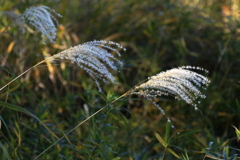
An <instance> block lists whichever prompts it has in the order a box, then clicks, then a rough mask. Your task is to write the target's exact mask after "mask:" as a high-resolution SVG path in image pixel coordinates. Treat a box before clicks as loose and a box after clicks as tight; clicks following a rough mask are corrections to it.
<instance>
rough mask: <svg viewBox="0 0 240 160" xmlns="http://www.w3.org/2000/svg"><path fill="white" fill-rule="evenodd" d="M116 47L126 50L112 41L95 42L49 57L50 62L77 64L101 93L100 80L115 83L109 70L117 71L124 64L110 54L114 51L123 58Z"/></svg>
mask: <svg viewBox="0 0 240 160" xmlns="http://www.w3.org/2000/svg"><path fill="white" fill-rule="evenodd" d="M114 47H116V48H120V49H123V50H125V48H123V47H122V46H121V45H120V44H118V43H115V42H112V41H104V40H100V41H97V40H94V41H91V42H86V43H84V44H80V45H78V46H75V47H71V48H69V49H66V50H64V51H62V52H60V53H58V54H56V55H53V56H52V57H49V58H48V60H49V61H54V60H61V59H64V60H68V61H70V62H72V63H75V64H77V65H78V66H79V67H80V68H82V69H84V70H85V71H86V72H87V73H88V74H89V75H90V76H91V77H93V79H94V80H95V83H96V84H97V86H98V88H99V90H100V91H101V88H100V84H99V80H102V81H104V82H106V83H109V82H114V81H115V78H114V76H113V75H112V74H111V72H110V71H109V69H108V68H110V69H112V70H117V69H118V68H117V65H119V66H121V65H122V63H121V62H120V61H119V60H118V59H117V58H116V57H114V55H113V54H112V53H110V52H109V51H112V52H115V53H116V54H117V55H118V56H121V55H120V53H119V51H118V50H117V49H115V48H114Z"/></svg>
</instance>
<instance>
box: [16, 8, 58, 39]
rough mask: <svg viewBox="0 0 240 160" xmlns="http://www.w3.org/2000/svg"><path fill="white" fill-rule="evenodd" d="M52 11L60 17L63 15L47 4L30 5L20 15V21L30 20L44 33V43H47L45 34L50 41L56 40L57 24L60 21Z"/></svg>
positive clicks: (29, 21)
mask: <svg viewBox="0 0 240 160" xmlns="http://www.w3.org/2000/svg"><path fill="white" fill-rule="evenodd" d="M51 13H54V14H55V15H57V16H58V17H62V16H61V15H60V14H58V13H57V12H55V11H54V10H53V9H51V8H49V7H47V6H39V7H30V8H28V9H27V10H26V11H25V12H24V13H23V14H22V15H21V16H20V19H18V22H19V21H20V22H22V23H24V22H28V23H30V24H31V25H33V26H34V27H35V28H36V29H37V30H39V31H40V32H41V33H42V38H43V43H45V41H44V37H45V36H46V37H47V38H48V39H49V41H50V42H54V40H55V38H56V32H57V28H56V27H55V25H58V21H57V19H56V18H55V17H54V16H53V15H52V14H51ZM54 22H55V24H54Z"/></svg>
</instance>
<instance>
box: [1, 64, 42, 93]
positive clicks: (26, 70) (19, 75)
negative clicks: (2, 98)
mask: <svg viewBox="0 0 240 160" xmlns="http://www.w3.org/2000/svg"><path fill="white" fill-rule="evenodd" d="M45 61H46V60H43V61H41V62H39V63H37V64H35V65H34V66H32V67H31V68H28V69H27V70H26V71H24V72H23V73H21V74H20V75H18V76H17V77H15V78H14V79H13V80H11V81H10V82H8V83H7V84H5V85H4V86H3V87H2V88H0V91H1V90H3V89H4V88H5V87H7V86H8V85H10V84H11V83H12V82H14V81H15V80H17V79H18V78H20V77H21V76H22V75H24V74H25V73H27V72H28V71H30V70H32V69H33V68H34V67H37V66H38V65H40V64H42V63H44V62H45Z"/></svg>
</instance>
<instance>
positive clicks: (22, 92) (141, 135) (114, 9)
mask: <svg viewBox="0 0 240 160" xmlns="http://www.w3.org/2000/svg"><path fill="white" fill-rule="evenodd" d="M39 5H46V6H48V7H50V8H52V9H54V10H55V11H56V12H57V13H60V14H61V15H62V16H63V17H62V18H58V22H59V26H58V28H57V29H58V31H57V35H56V36H57V40H56V43H47V44H45V45H44V44H42V43H41V42H42V39H41V38H42V37H41V33H40V32H37V31H36V30H35V29H34V27H33V26H31V25H28V24H26V25H20V26H19V25H11V26H10V27H9V28H8V29H7V30H6V31H5V32H4V33H2V34H1V35H0V42H1V43H0V55H1V59H2V60H1V61H0V63H1V69H0V73H1V79H0V84H1V86H4V85H5V84H7V82H9V81H11V80H12V79H13V78H15V77H16V76H17V75H19V74H20V73H22V72H24V71H25V70H26V69H28V68H30V67H32V66H34V65H35V64H37V63H38V62H40V61H42V60H44V59H45V58H46V57H50V56H51V55H54V54H56V53H59V52H60V51H62V50H65V49H67V48H70V47H71V46H75V45H78V44H82V43H84V42H88V41H93V40H95V39H104V40H106V41H109V40H111V41H115V42H117V43H120V44H121V45H123V47H125V48H127V51H126V52H121V54H122V56H121V60H122V62H123V68H122V70H121V71H120V72H118V73H115V74H114V77H115V78H116V80H117V81H118V82H119V83H118V84H104V83H101V82H100V85H101V88H102V90H103V93H99V92H98V88H97V85H96V84H95V82H94V80H93V79H92V78H91V76H89V75H88V74H86V73H85V72H84V70H81V69H80V68H79V67H78V66H77V65H73V64H69V63H67V62H64V61H61V62H58V63H53V64H50V63H47V64H46V65H43V66H39V67H37V68H34V69H33V70H32V71H30V72H27V73H26V74H25V75H23V76H22V77H21V78H20V79H19V81H15V82H13V83H12V84H11V85H9V86H8V87H7V88H5V89H4V90H2V91H1V92H0V97H1V100H0V101H1V108H0V115H1V117H0V122H1V123H0V124H1V125H0V127H1V130H0V139H1V143H0V159H3V160H5V159H33V158H35V157H36V156H37V155H39V154H40V153H41V152H42V151H44V150H45V149H46V148H47V147H49V146H50V145H51V144H52V143H54V142H55V141H56V139H57V138H56V137H61V136H63V133H62V131H63V132H64V133H67V132H68V131H69V130H71V129H72V128H74V127H75V126H76V125H77V124H79V123H80V122H82V121H83V120H84V119H86V118H87V117H89V116H90V115H92V114H93V113H95V112H96V111H97V110H98V109H100V108H102V107H104V106H105V105H106V104H108V103H110V102H111V101H112V100H114V99H116V98H117V97H119V96H120V95H122V94H123V93H125V92H126V91H128V90H129V89H131V87H133V86H135V85H136V84H138V83H140V82H141V81H142V80H144V79H147V78H148V77H150V76H152V75H155V74H157V73H159V72H161V71H165V70H168V69H171V68H175V67H178V66H183V65H191V66H200V67H202V68H205V69H207V70H208V71H209V74H206V76H207V77H209V78H210V79H211V83H210V85H209V87H208V89H207V90H206V91H203V92H204V94H205V95H206V99H204V100H201V103H200V104H199V105H198V109H199V110H200V111H201V112H199V111H195V110H194V108H193V107H191V106H190V105H188V104H186V103H185V102H181V101H176V100H175V99H174V98H171V97H166V96H163V97H160V98H157V99H154V101H155V102H157V104H159V105H160V106H161V108H163V109H164V111H165V113H166V115H167V116H168V117H169V118H170V119H171V120H172V123H173V125H174V126H175V129H171V127H169V126H170V125H169V123H167V119H166V117H165V116H164V115H162V113H160V111H159V110H158V109H157V108H156V107H155V106H154V105H152V104H151V103H150V102H148V101H147V100H145V99H144V98H143V97H141V96H136V95H133V96H130V97H125V98H124V99H121V100H119V101H117V102H116V103H114V104H113V105H111V106H108V107H107V108H105V109H104V110H103V111H102V112H100V113H99V114H97V115H96V116H94V117H93V118H92V119H91V120H90V121H87V122H86V123H84V124H83V125H81V126H80V127H78V128H77V129H76V130H74V131H73V132H72V133H70V134H69V135H68V136H67V137H68V139H69V142H68V140H67V139H63V140H61V141H60V142H59V143H57V144H56V145H55V146H53V147H52V148H51V149H49V150H48V151H47V152H45V153H44V154H43V155H42V156H41V157H40V159H115V160H117V159H141V160H142V159H178V158H181V159H201V160H202V159H205V160H206V159H214V158H215V159H216V158H220V159H230V157H232V158H234V157H235V159H237V158H236V156H237V155H236V154H240V153H239V148H240V144H239V141H238V139H239V137H237V134H236V132H235V131H237V130H236V129H235V128H234V127H232V126H235V127H236V128H238V129H239V127H240V123H239V122H240V103H239V96H238V95H239V91H240V83H239V82H240V76H239V64H240V59H239V57H240V55H239V53H240V49H239V43H240V33H239V29H238V28H239V25H240V23H239V13H238V11H239V7H238V6H239V2H237V1H234V0H230V1H228V2H227V1H217V0H209V1H207V0H206V1H199V0H194V1H191V2H190V1H187V0H181V1H174V0H172V1H161V2H159V1H158V0H148V1H146V0H138V1H137V0H127V1H109V0H102V1H96V0H93V1H63V0H59V1H45V0H40V1H34V2H31V1H19V0H16V1H14V2H12V1H7V0H1V2H0V11H1V13H0V32H2V31H3V30H4V29H5V28H6V27H7V26H8V25H9V24H11V22H12V20H13V19H11V18H13V17H11V15H14V14H16V15H18V14H19V13H23V12H24V11H25V10H26V8H29V7H31V6H39ZM6 11H9V12H6ZM14 75H15V76H14ZM6 104H11V106H15V110H14V109H12V108H11V107H7V106H6ZM43 106H44V107H43ZM18 107H19V108H18ZM20 107H21V108H22V109H20ZM13 108H14V107H13ZM16 108H18V109H19V110H17V111H16ZM24 111H26V112H29V113H31V114H33V115H34V116H35V117H37V118H34V116H29V115H28V114H26V112H24ZM55 122H57V124H56V123H55ZM41 123H44V125H45V126H46V127H45V126H44V125H42V124H41ZM47 128H49V129H50V130H51V132H53V133H51V132H49V131H48V130H47ZM61 130H62V131H61ZM177 132H180V134H177ZM54 134H55V135H56V137H55V136H54ZM238 157H240V156H239V155H238Z"/></svg>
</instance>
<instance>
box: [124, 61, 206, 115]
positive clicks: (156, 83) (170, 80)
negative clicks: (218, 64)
mask: <svg viewBox="0 0 240 160" xmlns="http://www.w3.org/2000/svg"><path fill="white" fill-rule="evenodd" d="M189 69H196V70H202V71H205V72H208V71H206V70H204V69H202V68H200V67H192V66H183V67H179V68H174V69H171V70H168V71H166V72H160V73H159V74H157V75H155V76H152V77H149V78H148V81H147V82H145V83H142V84H140V85H138V86H136V87H135V88H133V89H132V90H131V91H130V92H128V95H130V94H137V95H142V96H144V97H146V98H147V99H148V100H151V101H152V100H153V99H154V98H156V97H158V96H162V95H165V96H168V95H170V96H174V97H175V98H176V99H179V100H183V101H185V102H186V103H188V104H191V105H192V106H194V107H195V109H197V103H200V101H197V98H205V97H206V96H205V95H204V94H202V93H201V91H200V90H199V88H203V89H206V87H207V86H208V84H209V83H210V81H209V79H208V78H207V77H205V76H203V75H201V74H198V73H196V72H193V71H190V70H189ZM153 104H154V105H155V106H156V107H157V108H158V109H159V110H160V111H161V112H162V113H163V114H165V113H164V110H163V109H162V108H160V106H159V105H158V104H156V103H155V102H153Z"/></svg>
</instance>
